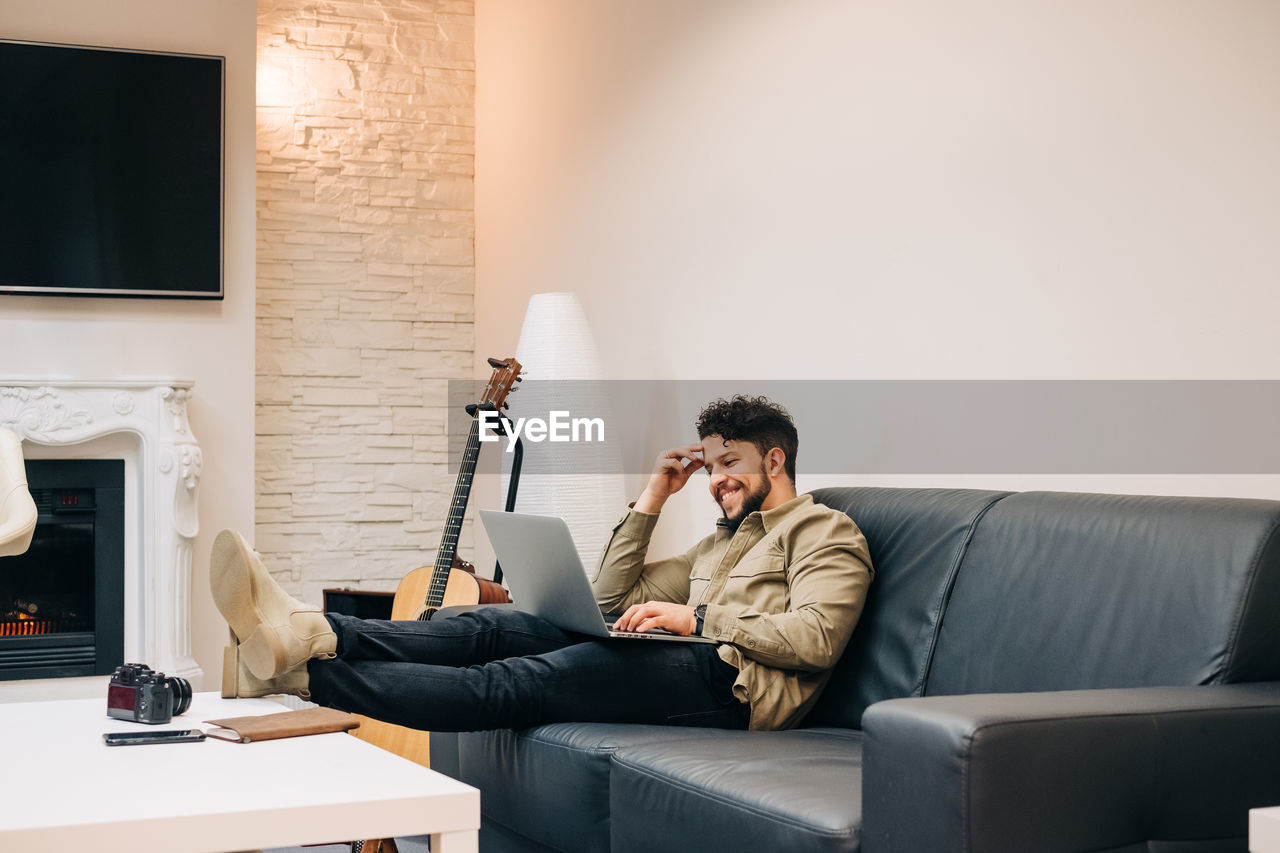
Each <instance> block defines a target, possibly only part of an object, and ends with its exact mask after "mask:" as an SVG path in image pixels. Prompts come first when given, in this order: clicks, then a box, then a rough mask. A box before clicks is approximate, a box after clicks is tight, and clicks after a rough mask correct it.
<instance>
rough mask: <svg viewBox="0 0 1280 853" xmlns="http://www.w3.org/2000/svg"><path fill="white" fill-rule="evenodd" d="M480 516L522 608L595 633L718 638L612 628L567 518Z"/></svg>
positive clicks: (485, 512)
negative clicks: (580, 555)
mask: <svg viewBox="0 0 1280 853" xmlns="http://www.w3.org/2000/svg"><path fill="white" fill-rule="evenodd" d="M480 520H481V521H482V522H483V523H484V529H485V531H486V532H487V533H488V534H489V541H490V542H491V543H492V544H493V551H494V553H495V554H497V555H498V562H499V563H500V564H501V566H502V575H503V578H504V579H505V580H506V582H507V585H508V586H509V587H511V596H512V598H514V599H515V603H516V607H519V608H520V609H521V610H524V611H526V612H528V613H532V614H533V615H535V616H541V617H542V618H543V619H546V620H547V621H548V622H550V623H551V624H552V625H555V626H556V627H557V628H562V629H564V630H566V631H576V632H578V633H579V634H587V635H589V636H592V637H620V638H623V639H628V640H664V641H667V642H679V643H714V642H715V640H713V639H711V638H709V637H682V636H680V635H679V634H672V633H671V632H669V631H663V630H661V629H657V630H654V631H645V632H643V633H640V632H637V631H614V630H612V626H610V624H609V623H608V622H607V621H605V618H604V614H602V613H601V612H600V606H599V605H598V604H596V600H595V597H594V596H593V595H592V594H591V582H590V581H588V580H587V575H586V572H584V571H583V569H582V560H581V559H579V557H578V549H577V548H575V547H574V544H573V536H572V535H570V533H569V525H567V524H565V523H564V519H561V518H555V517H554V516H549V515H522V514H520V513H515V512H494V511H493V510H487V509H482V510H480Z"/></svg>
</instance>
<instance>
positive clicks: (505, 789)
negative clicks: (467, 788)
mask: <svg viewBox="0 0 1280 853" xmlns="http://www.w3.org/2000/svg"><path fill="white" fill-rule="evenodd" d="M707 732H708V730H707V729H687V728H678V727H672V726H640V725H621V724H615V723H554V724H550V725H545V726H538V727H536V728H532V729H526V730H524V731H518V732H517V731H510V730H506V729H503V730H500V731H490V732H467V733H463V734H460V735H458V778H459V779H461V780H462V781H463V782H466V783H467V784H468V785H474V786H475V787H477V788H479V789H480V790H481V791H483V792H484V796H483V797H481V799H480V808H481V812H482V815H483V817H484V821H485V823H486V824H487V825H493V824H497V825H498V826H499V827H501V828H508V829H515V830H516V831H517V832H518V834H519V835H522V836H524V837H526V838H529V839H531V840H532V841H534V842H537V844H540V845H544V846H546V847H551V848H553V849H556V850H562V851H565V853H586V851H608V850H609V849H610V837H609V836H610V832H609V819H610V803H609V774H610V759H611V757H612V756H613V753H614V751H615V750H616V749H618V748H619V747H624V746H625V747H639V746H646V745H660V744H663V743H667V742H670V741H673V740H681V741H687V740H695V739H697V738H700V737H705V736H706V733H707ZM615 817H616V816H615Z"/></svg>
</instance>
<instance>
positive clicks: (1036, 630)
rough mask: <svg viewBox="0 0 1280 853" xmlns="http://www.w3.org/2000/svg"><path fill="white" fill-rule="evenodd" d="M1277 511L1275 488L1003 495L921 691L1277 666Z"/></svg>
mask: <svg viewBox="0 0 1280 853" xmlns="http://www.w3.org/2000/svg"><path fill="white" fill-rule="evenodd" d="M1278 524H1280V502H1274V501H1255V500H1239V499H1226V498H1175V497H1146V496H1131V495H1089V494H1073V493H1066V492H1023V493H1019V494H1014V495H1010V496H1008V497H1006V498H1004V499H1003V500H1001V501H999V502H997V503H996V504H995V505H993V506H992V507H991V509H990V511H989V512H987V513H986V514H985V515H984V516H983V518H982V520H981V522H980V523H979V524H978V526H977V529H976V530H975V532H974V535H973V538H972V541H971V542H970V543H969V547H968V548H967V549H966V551H965V553H964V555H963V560H962V562H961V565H960V568H959V571H958V573H957V575H956V580H955V584H954V587H953V588H952V590H951V595H950V598H949V600H948V603H947V605H946V608H945V613H944V615H943V618H942V624H941V629H940V631H939V632H938V641H937V645H936V648H935V649H934V653H933V656H932V661H931V664H930V669H929V673H928V675H927V678H926V683H925V689H924V693H925V695H939V694H956V693H992V692H1025V691H1035V690H1067V689H1073V688H1101V687H1143V686H1162V685H1197V684H1216V683H1230V682H1238V681H1255V680H1269V679H1277V678H1280V654H1277V650H1278V649H1280V618H1277V614H1280V537H1278V536H1277V525H1278ZM871 553H872V556H873V559H874V556H875V550H874V549H872V552H871Z"/></svg>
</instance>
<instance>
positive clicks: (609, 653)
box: [210, 396, 872, 731]
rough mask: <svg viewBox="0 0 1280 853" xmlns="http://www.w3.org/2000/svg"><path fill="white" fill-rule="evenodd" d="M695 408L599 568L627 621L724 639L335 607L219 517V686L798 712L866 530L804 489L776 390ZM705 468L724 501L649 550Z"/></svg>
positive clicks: (345, 695)
mask: <svg viewBox="0 0 1280 853" xmlns="http://www.w3.org/2000/svg"><path fill="white" fill-rule="evenodd" d="M697 427H698V436H699V438H700V439H701V442H700V443H699V444H689V445H683V446H680V447H676V448H672V449H671V450H668V451H667V452H665V453H664V454H663V455H662V456H661V457H659V459H658V461H657V463H656V464H655V466H654V470H653V473H652V475H651V476H650V478H649V482H648V484H647V485H646V487H645V489H644V492H643V493H642V494H641V496H640V499H639V500H638V501H636V503H635V504H634V508H633V509H632V510H631V511H630V512H629V513H628V514H627V515H626V516H625V517H624V518H623V519H622V520H621V521H620V522H619V523H618V525H617V526H616V527H615V528H614V533H613V537H612V539H611V541H610V543H609V545H608V547H607V548H606V549H605V552H604V556H603V558H602V560H601V564H600V569H599V572H598V573H597V576H596V578H595V579H594V580H593V582H592V583H593V586H594V589H595V594H596V599H597V601H598V602H599V604H600V605H601V606H602V607H604V608H605V609H607V610H611V611H613V612H617V611H618V610H619V609H621V608H624V607H625V608H626V610H625V612H623V613H622V616H621V617H620V618H619V619H618V621H617V625H616V627H617V628H618V629H620V630H632V631H647V630H650V629H652V628H664V629H666V630H669V631H672V632H674V633H677V634H683V635H688V634H693V633H699V634H702V635H703V636H708V637H711V638H714V639H715V640H717V641H718V642H717V643H716V644H714V645H713V644H710V643H705V644H704V643H655V642H643V641H632V640H628V639H612V640H598V639H594V638H588V637H584V636H582V635H578V634H572V633H569V632H566V631H562V630H560V629H559V628H556V627H555V626H554V625H551V624H550V623H548V622H546V621H545V620H543V619H540V618H538V617H536V616H533V615H531V614H528V613H524V612H521V611H519V610H515V609H509V608H503V607H496V608H481V609H478V610H474V611H469V612H464V613H461V614H459V615H457V616H454V617H452V618H445V619H434V620H431V621H426V622H419V621H409V622H387V621H381V620H361V619H355V618H352V617H348V616H343V615H338V614H329V615H325V614H322V613H321V612H320V611H319V609H318V608H315V607H311V606H309V605H306V604H303V603H302V602H300V601H297V600H295V599H293V598H291V597H289V596H288V595H287V594H286V593H285V592H284V591H283V590H282V589H281V588H280V587H279V586H278V585H277V584H276V583H275V581H274V580H273V579H272V578H271V576H270V575H269V574H268V573H267V571H266V569H265V568H264V567H263V565H262V562H261V560H260V559H259V558H258V556H257V554H256V553H254V552H253V551H252V550H251V549H250V548H249V546H248V545H247V544H246V543H245V541H244V540H243V538H241V537H240V536H239V535H238V534H236V533H235V532H233V531H230V530H224V531H222V532H221V533H219V534H218V536H217V538H216V539H215V541H214V545H213V555H212V559H211V570H210V584H211V587H212V590H213V597H214V601H215V602H216V604H217V606H218V609H219V611H221V613H222V615H223V617H225V618H226V620H227V622H228V623H229V624H230V627H231V632H232V636H233V641H234V642H235V645H234V646H233V647H232V649H229V650H228V658H227V661H226V664H225V665H224V668H223V695H224V696H262V695H267V694H270V693H291V694H294V695H298V696H303V697H304V698H310V699H311V700H312V701H315V702H317V703H319V704H321V705H327V706H330V707H334V708H339V709H341V710H345V711H351V712H354V713H359V714H364V715H366V716H369V717H373V718H375V719H379V720H385V721H387V722H391V723H397V724H399V725H403V726H409V727H412V728H417V729H425V730H434V731H478V730H485V729H498V728H513V729H522V728H528V727H530V726H535V725H539V724H542V723H550V722H627V723H657V724H668V725H693V726H716V727H723V728H748V727H749V728H752V729H782V728H788V727H791V726H794V725H796V724H797V723H799V721H800V720H801V718H802V717H803V716H804V714H805V712H806V711H807V710H808V709H809V708H810V707H811V706H812V704H813V702H814V701H815V700H816V699H817V697H818V694H819V692H820V691H821V689H822V687H823V685H824V684H826V681H827V679H828V677H829V675H830V671H831V667H833V666H834V665H835V663H836V661H837V660H839V658H840V654H841V653H842V652H843V651H844V647H845V645H846V644H847V643H848V641H849V637H850V635H851V634H852V633H853V628H854V625H855V624H856V622H857V620H858V616H859V615H860V614H861V612H862V605H863V602H864V601H865V599H866V592H867V586H868V585H869V584H870V582H871V576H872V569H871V561H870V557H869V555H868V553H867V544H866V540H865V539H864V538H863V536H862V533H861V532H860V531H859V530H858V528H857V526H856V525H855V524H854V523H853V522H852V521H850V520H849V517H848V516H846V515H845V514H844V513H841V512H837V511H834V510H830V509H827V508H826V507H823V506H818V505H815V504H814V503H813V499H812V498H811V497H810V496H808V495H803V496H797V495H796V490H795V457H796V450H797V444H798V441H797V436H796V429H795V426H794V424H793V423H792V421H791V417H790V415H789V414H788V413H787V412H786V410H785V409H783V408H782V407H781V406H778V405H776V404H774V403H771V402H769V401H767V400H765V399H764V398H746V397H741V396H739V397H734V398H732V399H730V400H717V401H715V402H714V403H712V404H710V405H709V406H707V407H706V408H705V409H703V411H702V412H701V414H700V415H699V417H698V421H697ZM699 469H705V470H706V471H707V473H708V474H709V475H710V483H709V485H710V491H711V496H712V498H713V499H714V500H715V501H716V503H717V504H718V505H719V506H720V508H721V511H722V512H723V514H724V518H723V519H722V520H721V521H719V522H718V523H717V529H716V531H715V532H714V533H713V534H711V535H710V536H708V537H707V538H705V539H703V540H702V541H701V542H699V543H698V544H697V545H695V546H694V547H693V548H692V549H690V550H689V551H688V552H686V553H685V554H683V555H681V556H678V557H672V558H669V559H665V560H659V561H656V562H651V563H646V562H645V554H646V551H647V549H648V544H649V537H650V534H651V533H652V531H653V528H654V525H655V524H656V522H657V519H658V513H659V512H661V510H662V506H663V504H664V503H665V502H666V500H667V499H668V498H669V497H670V496H671V495H673V494H675V493H676V492H678V491H680V489H682V488H683V487H684V486H685V484H686V483H687V482H688V480H689V477H690V476H691V475H692V474H693V473H694V472H696V471H698V470H699ZM518 604H519V602H517V605H518Z"/></svg>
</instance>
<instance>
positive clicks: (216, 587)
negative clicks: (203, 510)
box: [209, 530, 338, 682]
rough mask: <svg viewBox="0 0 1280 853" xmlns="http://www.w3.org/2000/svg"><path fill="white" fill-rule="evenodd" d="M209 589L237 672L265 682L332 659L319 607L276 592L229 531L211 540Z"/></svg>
mask: <svg viewBox="0 0 1280 853" xmlns="http://www.w3.org/2000/svg"><path fill="white" fill-rule="evenodd" d="M209 586H210V589H211V590H212V592H213V601H214V603H215V604H216V605H217V606H218V611H219V612H221V613H222V617H223V618H224V619H226V620H227V624H228V625H229V626H230V627H231V635H232V639H233V642H234V643H235V644H236V649H235V653H236V656H237V660H238V663H237V667H236V669H237V671H240V670H241V669H243V670H246V671H247V672H248V674H250V675H252V676H253V677H254V678H255V679H257V680H258V681H259V682H269V681H273V680H275V679H278V678H280V677H281V676H283V675H285V674H286V673H290V672H293V671H294V670H297V669H299V668H305V667H306V663H307V661H309V660H311V659H312V658H333V657H336V656H337V655H336V652H337V647H338V636H337V635H336V634H335V633H334V632H333V628H332V627H331V626H330V625H329V620H327V619H325V618H324V614H323V613H321V612H320V608H319V607H315V606H312V605H310V604H304V603H303V602H301V601H298V600H297V599H296V598H293V597H292V596H290V595H289V594H288V593H286V592H285V591H284V590H283V589H281V588H280V585H279V584H277V583H276V582H275V579H273V578H272V577H271V575H270V573H268V572H267V569H266V567H265V566H263V565H262V559H261V558H260V557H259V556H258V554H257V552H255V551H254V550H253V549H252V548H250V547H249V545H248V543H247V542H245V541H244V537H242V536H241V535H240V534H239V533H236V532H235V531H234V530H223V531H222V532H221V533H219V534H218V535H217V537H215V538H214V540H213V553H212V555H211V556H210V560H209Z"/></svg>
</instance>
